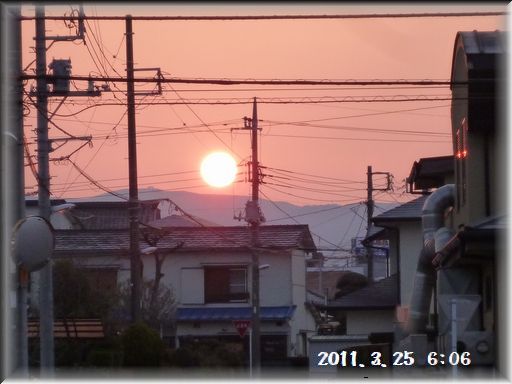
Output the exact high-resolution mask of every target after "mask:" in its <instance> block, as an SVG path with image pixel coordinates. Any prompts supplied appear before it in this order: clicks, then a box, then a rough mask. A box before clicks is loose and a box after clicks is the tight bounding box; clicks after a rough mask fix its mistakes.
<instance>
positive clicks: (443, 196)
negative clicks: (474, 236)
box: [407, 184, 455, 334]
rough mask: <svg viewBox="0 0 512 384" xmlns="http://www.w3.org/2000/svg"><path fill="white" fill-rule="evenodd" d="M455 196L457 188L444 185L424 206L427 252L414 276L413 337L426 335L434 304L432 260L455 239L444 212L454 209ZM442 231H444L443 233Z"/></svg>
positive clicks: (422, 256) (424, 244)
mask: <svg viewBox="0 0 512 384" xmlns="http://www.w3.org/2000/svg"><path fill="white" fill-rule="evenodd" d="M454 192H455V187H454V185H453V184H447V185H444V186H442V187H441V188H439V189H437V190H436V191H435V192H433V193H432V194H431V195H430V196H429V197H428V198H427V200H425V203H424V204H423V211H422V218H421V221H422V226H423V248H422V249H421V252H420V256H419V259H418V267H417V270H416V275H415V276H414V288H413V292H412V296H411V304H410V308H409V320H408V325H407V330H408V332H409V333H410V334H416V333H425V331H426V327H427V323H428V316H429V309H430V301H431V298H432V291H433V288H434V285H435V281H436V274H435V269H434V267H433V265H432V259H433V258H434V255H435V252H436V249H437V250H439V249H440V248H442V247H443V246H444V244H446V242H447V241H448V240H449V239H450V237H451V232H450V231H449V230H448V228H443V227H444V212H445V210H446V209H447V208H448V207H451V206H453V202H454V196H455V193H454ZM441 228H443V229H442V230H440V229H441ZM436 232H437V234H436ZM436 237H437V239H436ZM436 240H437V244H436Z"/></svg>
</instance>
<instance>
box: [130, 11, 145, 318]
mask: <svg viewBox="0 0 512 384" xmlns="http://www.w3.org/2000/svg"><path fill="white" fill-rule="evenodd" d="M133 72H134V70H133V30H132V16H131V15H127V16H126V77H127V108H128V111H127V116H128V172H129V200H128V215H129V220H130V278H131V308H130V310H131V320H132V322H133V323H135V322H137V321H140V319H141V314H140V306H141V296H142V295H141V278H142V276H141V271H142V268H141V267H142V266H141V259H140V250H139V195H138V186H137V142H136V140H137V133H136V128H135V86H134V82H133V77H134V75H133Z"/></svg>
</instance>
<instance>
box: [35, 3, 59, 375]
mask: <svg viewBox="0 0 512 384" xmlns="http://www.w3.org/2000/svg"><path fill="white" fill-rule="evenodd" d="M35 39H36V74H37V76H38V77H37V173H38V191H37V193H38V205H39V216H41V217H42V218H44V219H46V220H48V221H50V215H51V205H50V165H49V152H50V141H49V139H48V89H47V81H46V31H45V10H44V5H39V4H38V5H36V38H35ZM39 323H40V330H39V332H40V339H41V345H40V358H41V371H44V373H45V374H46V375H50V376H51V375H52V374H53V370H54V365H55V357H54V342H53V278H52V261H51V260H50V261H49V262H48V263H47V264H46V265H45V266H44V267H43V269H41V271H40V289H39Z"/></svg>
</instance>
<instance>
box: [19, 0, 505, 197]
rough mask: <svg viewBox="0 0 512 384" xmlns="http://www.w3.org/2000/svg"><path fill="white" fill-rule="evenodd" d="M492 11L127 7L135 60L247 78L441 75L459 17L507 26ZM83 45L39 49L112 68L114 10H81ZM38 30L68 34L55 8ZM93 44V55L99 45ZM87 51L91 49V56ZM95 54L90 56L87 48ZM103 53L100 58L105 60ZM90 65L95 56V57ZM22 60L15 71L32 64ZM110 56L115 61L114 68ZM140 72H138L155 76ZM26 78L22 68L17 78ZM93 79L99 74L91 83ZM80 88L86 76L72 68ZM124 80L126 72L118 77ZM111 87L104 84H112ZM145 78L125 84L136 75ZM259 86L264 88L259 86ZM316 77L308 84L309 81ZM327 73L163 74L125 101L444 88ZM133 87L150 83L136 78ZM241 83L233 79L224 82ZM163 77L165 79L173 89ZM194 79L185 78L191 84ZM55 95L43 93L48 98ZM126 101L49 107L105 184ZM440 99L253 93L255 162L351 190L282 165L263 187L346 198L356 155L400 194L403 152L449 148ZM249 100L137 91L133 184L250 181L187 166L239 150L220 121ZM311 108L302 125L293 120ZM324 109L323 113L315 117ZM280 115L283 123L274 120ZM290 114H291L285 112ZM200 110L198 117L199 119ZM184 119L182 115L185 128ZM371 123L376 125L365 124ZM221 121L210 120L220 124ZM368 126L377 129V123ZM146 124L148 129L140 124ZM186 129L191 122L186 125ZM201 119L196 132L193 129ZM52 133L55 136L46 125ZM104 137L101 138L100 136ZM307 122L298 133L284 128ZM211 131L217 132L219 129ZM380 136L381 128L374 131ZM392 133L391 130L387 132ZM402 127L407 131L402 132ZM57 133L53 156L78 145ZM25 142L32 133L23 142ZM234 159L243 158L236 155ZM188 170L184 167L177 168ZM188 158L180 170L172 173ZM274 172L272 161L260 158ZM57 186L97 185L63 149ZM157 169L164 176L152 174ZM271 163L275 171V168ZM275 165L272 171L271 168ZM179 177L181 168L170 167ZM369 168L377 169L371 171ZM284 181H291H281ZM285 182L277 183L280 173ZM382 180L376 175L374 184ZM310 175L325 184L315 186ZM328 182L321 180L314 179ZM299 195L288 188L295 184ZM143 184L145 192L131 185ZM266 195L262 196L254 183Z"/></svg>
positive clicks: (444, 91)
mask: <svg viewBox="0 0 512 384" xmlns="http://www.w3.org/2000/svg"><path fill="white" fill-rule="evenodd" d="M84 9H85V12H86V14H87V15H118V16H124V15H126V14H127V13H131V14H133V15H142V14H145V15H180V16H188V15H228V14H230V15H232V14H236V15H249V14H255V15H263V14H268V15H272V14H301V13H302V14H346V13H418V12H457V11H458V12H461V11H505V10H506V7H505V6H495V5H487V4H484V3H482V4H478V3H475V4H471V5H466V6H462V5H461V6H459V5H455V6H451V7H441V6H434V5H430V6H428V5H425V6H421V7H419V6H415V7H403V6H400V7H395V6H393V7H392V6H391V5H384V6H380V7H377V6H373V5H372V6H368V5H364V6H359V7H357V6H354V5H349V4H338V5H336V4H333V5H324V6H317V5H305V4H297V5H289V6H272V5H263V4H262V5H251V6H247V5H246V6H241V5H236V4H233V5H222V6H221V5H215V6H206V5H195V6H184V5H159V4H156V5H154V6H144V7H131V8H130V7H127V6H125V5H123V6H117V5H115V6H110V7H105V6H102V5H100V4H98V5H96V6H92V5H89V4H88V3H86V4H85V6H84ZM46 12H47V15H56V16H57V15H59V16H61V15H63V14H64V13H65V12H67V13H68V14H69V12H70V8H69V7H63V6H59V7H52V6H47V7H46ZM23 14H24V15H26V16H32V15H33V14H34V8H33V6H24V7H23ZM34 23H35V22H34V21H24V22H23V63H24V67H25V66H27V65H28V64H29V63H30V62H31V61H32V60H34V58H35V55H34V53H33V50H32V49H31V48H30V47H33V46H34V45H35V44H34V40H33V37H34ZM504 23H505V18H504V17H464V18H460V17H457V18H411V19H396V18H393V19H341V20H287V21H283V20H278V21H158V22H155V21H153V22H148V21H134V23H133V29H134V33H135V35H134V57H135V65H136V68H137V67H139V68H140V67H160V68H161V70H162V71H163V72H164V74H165V76H174V77H183V78H244V79H245V78H251V79H360V80H362V79H440V80H449V78H450V70H451V59H452V50H453V44H454V39H455V35H456V32H457V31H467V30H482V31H483V30H495V29H504V28H505V25H504ZM86 28H87V38H86V39H87V40H86V42H87V45H88V48H89V50H90V51H91V54H90V53H89V52H88V50H87V47H85V46H84V44H83V43H78V42H76V43H72V42H58V43H55V44H54V45H53V46H52V47H51V48H50V49H49V50H48V52H47V62H48V64H49V63H50V62H51V60H52V59H53V58H56V59H59V58H71V60H72V66H73V69H72V73H73V75H89V74H91V75H94V76H100V74H99V73H98V72H101V75H105V74H108V75H109V76H118V75H117V74H116V72H115V71H117V72H118V73H119V74H122V75H124V73H125V71H124V69H125V53H126V47H125V40H124V36H123V34H124V28H125V25H124V22H123V21H89V25H86ZM46 29H47V35H67V34H69V33H70V32H69V31H70V30H69V29H68V28H67V27H66V26H65V25H64V23H63V22H62V21H47V24H46ZM99 47H101V49H102V50H103V53H104V54H105V56H102V54H101V52H100V49H99ZM95 54H97V55H98V57H99V59H98V58H97V57H96V56H95ZM91 55H92V56H94V58H95V61H96V64H95V62H94V61H93V59H92V57H91ZM101 66H104V67H105V69H103V68H102V67H101ZM98 67H99V69H98ZM31 68H34V65H31V66H30V67H29V69H28V70H27V73H33V72H32V71H31ZM114 69H115V71H114ZM153 75H154V73H151V72H138V73H137V74H136V76H140V77H144V76H153ZM33 84H34V85H35V81H29V82H28V84H27V86H26V89H27V90H28V89H29V88H30V86H31V85H33ZM96 85H101V84H100V83H97V84H96ZM76 86H77V87H78V88H79V89H85V88H86V84H85V83H80V82H77V83H76ZM117 87H118V89H120V90H124V89H125V85H124V84H122V83H119V84H117ZM112 88H113V89H114V90H115V88H114V87H113V86H112ZM139 88H140V89H143V87H142V86H137V89H139ZM269 88H271V89H269ZM312 88H314V89H312ZM333 88H334V87H324V89H320V87H288V88H287V89H285V87H282V86H281V87H279V86H272V87H266V88H265V87H256V86H240V87H228V86H212V85H201V86H190V85H185V84H165V85H164V93H163V95H161V96H148V97H145V98H142V97H137V102H140V101H143V102H160V103H161V102H164V101H166V100H171V99H172V100H175V99H179V98H183V99H205V98H208V99H210V98H215V99H218V98H238V99H244V100H245V99H248V98H252V97H258V98H282V99H284V98H300V99H302V100H304V99H305V98H308V97H312V98H316V97H343V96H362V95H364V96H368V98H374V97H377V96H380V95H439V96H450V91H449V89H448V88H434V89H432V88H414V89H410V90H404V89H386V90H383V89H375V87H365V88H363V87H359V88H358V89H354V88H353V87H352V88H351V89H344V90H343V89H340V87H337V89H333ZM145 89H151V87H148V86H146V87H145ZM236 89H241V90H242V91H235V90H236ZM173 90H175V91H177V92H174V91H173ZM192 90H196V91H194V92H192ZM114 95H115V96H116V97H117V98H118V99H119V101H123V100H125V96H124V94H123V93H122V92H116V93H112V92H110V93H107V92H105V93H104V94H103V95H102V96H101V97H100V98H90V99H88V98H84V97H81V98H70V99H68V100H67V101H66V102H65V103H64V105H63V106H62V107H61V108H60V109H59V111H58V113H57V115H73V114H75V113H76V112H77V111H79V110H81V109H83V108H84V107H85V106H86V105H93V104H102V103H105V102H109V101H112V100H113V101H118V100H116V99H114ZM59 101H60V100H59V99H56V98H54V99H52V103H51V107H50V110H53V108H54V107H55V106H56V105H57V103H58V102H59ZM125 110H126V107H125V106H115V107H112V106H98V107H94V108H90V109H87V110H86V111H84V112H81V113H78V114H76V115H74V116H67V117H66V116H57V115H56V116H55V117H54V118H53V119H54V122H55V123H56V124H58V125H59V126H60V127H61V128H64V129H65V130H66V131H69V132H72V133H73V134H74V135H77V136H79V135H92V136H93V143H94V146H93V147H92V148H90V147H88V146H86V147H84V148H82V149H81V150H80V151H79V152H77V153H75V154H74V155H73V156H72V159H73V161H74V162H75V163H77V164H78V165H79V166H80V167H81V168H83V169H85V171H86V172H87V173H88V174H89V175H90V176H92V177H94V178H95V179H96V180H99V181H100V182H101V183H102V184H104V185H105V186H107V187H109V188H112V189H118V188H126V187H127V186H128V163H127V148H128V147H127V139H126V117H123V118H122V120H121V123H120V124H119V125H118V126H117V128H116V129H115V130H114V131H113V127H114V125H115V124H116V123H117V122H118V121H119V120H120V119H121V117H122V116H123V113H124V112H125ZM449 113H450V101H435V102H434V101H427V102H412V101H409V102H380V103H376V102H372V103H332V104H264V103H260V104H259V106H258V117H259V119H261V120H262V121H261V122H260V127H261V128H262V131H261V136H260V138H261V141H260V156H261V158H260V160H261V162H262V165H264V166H267V167H271V168H277V169H281V170H286V171H293V172H300V173H303V174H307V175H318V176H325V177H329V178H334V179H341V180H349V181H351V183H349V184H346V185H345V186H349V187H350V188H353V189H355V190H353V191H347V190H342V189H340V187H336V188H335V187H334V186H322V185H319V184H316V185H315V184H312V183H311V182H307V183H306V182H304V183H302V184H299V183H298V181H297V177H303V178H305V179H308V180H309V181H311V179H312V177H311V176H304V175H302V176H299V175H297V174H290V176H289V177H291V178H292V179H295V180H287V181H286V180H283V179H281V181H280V182H277V181H276V179H275V178H274V179H272V178H270V177H268V178H266V179H265V181H267V182H273V183H279V184H281V186H275V185H274V186H271V185H270V184H269V185H263V186H262V189H261V190H262V192H263V194H264V195H266V196H268V197H270V198H271V199H272V200H274V201H282V200H284V201H290V202H294V203H300V204H304V205H306V204H320V203H326V202H329V201H330V202H333V203H342V204H345V203H350V202H359V201H362V200H364V199H365V198H366V192H365V191H364V188H365V183H366V169H367V166H368V165H372V166H373V170H374V171H387V172H391V173H392V174H393V175H394V176H395V189H396V190H397V191H396V193H395V194H394V195H388V194H383V195H380V196H378V197H377V200H381V201H393V200H395V199H397V198H399V194H400V192H401V191H402V190H401V189H400V188H401V187H403V181H402V180H403V179H404V178H405V177H406V176H407V175H408V174H409V172H410V169H411V166H412V164H413V162H414V161H415V160H418V159H419V158H421V157H429V156H442V155H449V154H451V142H450V140H451V139H450V137H449V133H450V119H449ZM251 114H252V106H251V105H248V104H246V105H207V106H205V105H191V106H190V107H187V106H184V105H176V106H170V105H140V106H139V107H138V109H137V116H136V121H137V131H138V134H139V136H138V174H139V177H140V178H139V188H147V187H149V186H153V187H155V188H161V189H169V190H172V189H178V190H188V191H191V192H198V193H228V194H231V193H236V194H241V195H247V196H249V194H250V185H249V184H248V183H246V182H243V179H244V176H243V175H242V176H240V180H242V182H240V183H237V184H236V185H235V186H234V187H228V188H225V189H222V190H216V189H212V188H211V187H207V186H206V185H205V184H204V182H202V181H201V180H200V179H199V174H198V172H199V165H200V162H201V159H202V158H203V157H204V156H205V155H206V154H208V153H209V152H212V151H214V150H226V151H228V152H231V153H232V154H233V155H234V156H235V158H236V159H237V161H240V162H245V161H247V160H248V158H249V155H250V139H249V135H248V134H247V133H245V132H241V131H232V132H231V131H230V129H229V128H236V127H241V126H243V120H242V119H243V117H244V116H248V117H250V116H251ZM35 117H36V113H35V110H34V109H33V108H32V109H31V113H30V115H29V116H28V117H27V118H26V120H25V132H26V135H27V138H28V140H29V141H30V142H33V141H34V138H35V137H34V133H33V131H32V130H33V129H34V128H35V124H36V120H35ZM312 120H316V121H317V122H311V123H308V124H309V125H307V126H304V124H302V123H303V122H307V121H312ZM320 120H324V121H320ZM277 122H281V123H283V124H277ZM290 123H301V125H297V124H290ZM202 124H207V125H208V128H209V129H211V130H213V131H215V132H216V135H217V137H216V136H215V135H213V134H212V133H211V132H209V131H208V128H205V127H204V126H203V127H199V128H198V127H197V126H200V125H202ZM184 128H186V129H184ZM368 129H378V130H379V132H378V133H371V132H368ZM219 130H220V131H219ZM380 130H387V131H388V133H385V132H382V131H380ZM389 130H410V131H421V132H426V131H429V132H434V133H437V134H445V135H437V136H431V135H425V134H421V135H419V134H416V135H405V134H403V133H402V134H389ZM149 131H152V132H151V133H150V132H149ZM194 131H195V132H194ZM199 131H200V132H199ZM50 135H51V137H62V134H61V133H60V132H58V131H57V130H56V129H55V128H52V129H51V130H50ZM106 135H109V139H108V140H105V136H106ZM291 136H306V137H307V138H304V137H303V138H299V137H291ZM219 137H220V138H221V140H222V141H221V140H219ZM383 140H390V141H383ZM391 140H394V141H391ZM403 140H408V142H404V141H403ZM78 145H79V144H78V143H76V142H75V143H68V144H66V145H65V146H63V147H62V148H60V149H58V150H57V151H55V152H53V153H52V157H59V156H65V155H67V154H69V153H71V152H72V151H73V150H75V149H76V148H77V146H78ZM31 151H32V153H33V154H35V146H34V145H31ZM240 170H241V171H245V167H241V169H240ZM189 171H190V172H189ZM184 172H187V173H184ZM267 172H270V173H272V171H267ZM51 174H52V181H51V182H52V186H51V190H52V191H53V193H54V196H55V197H64V198H70V197H80V196H92V195H96V194H100V193H103V191H101V190H99V189H97V188H96V187H94V186H91V185H90V183H89V182H88V181H86V180H85V179H84V178H83V177H82V176H80V175H79V174H78V173H77V172H76V170H75V169H74V168H73V167H72V166H71V165H70V164H66V163H62V164H56V163H53V164H52V166H51ZM156 175H163V176H156ZM274 175H275V174H274ZM281 175H282V173H281ZM179 180H183V181H179ZM376 180H377V182H378V181H379V180H381V178H380V179H379V178H378V177H376ZM291 184H295V185H297V186H300V187H301V188H298V187H295V188H293V187H291V186H290V185H291ZM283 185H286V186H283ZM380 185H382V184H380ZM26 186H27V191H28V192H30V191H35V190H37V188H36V187H35V186H36V183H35V181H34V178H33V177H32V175H31V173H30V172H29V170H28V169H27V172H26ZM320 189H322V190H323V191H322V192H321V191H319V190H320ZM326 190H329V192H328V193H327V192H325V191H326ZM292 194H293V195H296V196H302V197H303V198H298V197H296V196H292ZM140 197H141V198H144V196H143V195H141V196H140ZM262 197H265V196H262Z"/></svg>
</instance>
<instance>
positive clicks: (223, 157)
mask: <svg viewBox="0 0 512 384" xmlns="http://www.w3.org/2000/svg"><path fill="white" fill-rule="evenodd" d="M236 173H237V166H236V161H235V159H233V157H232V156H231V155H229V154H228V153H226V152H213V153H210V154H209V155H208V156H206V157H205V158H204V159H203V161H202V162H201V177H202V178H203V180H204V181H205V182H206V183H207V184H208V185H210V186H212V187H215V188H222V187H226V186H228V185H229V184H231V183H232V182H233V181H234V180H235V177H236Z"/></svg>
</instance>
